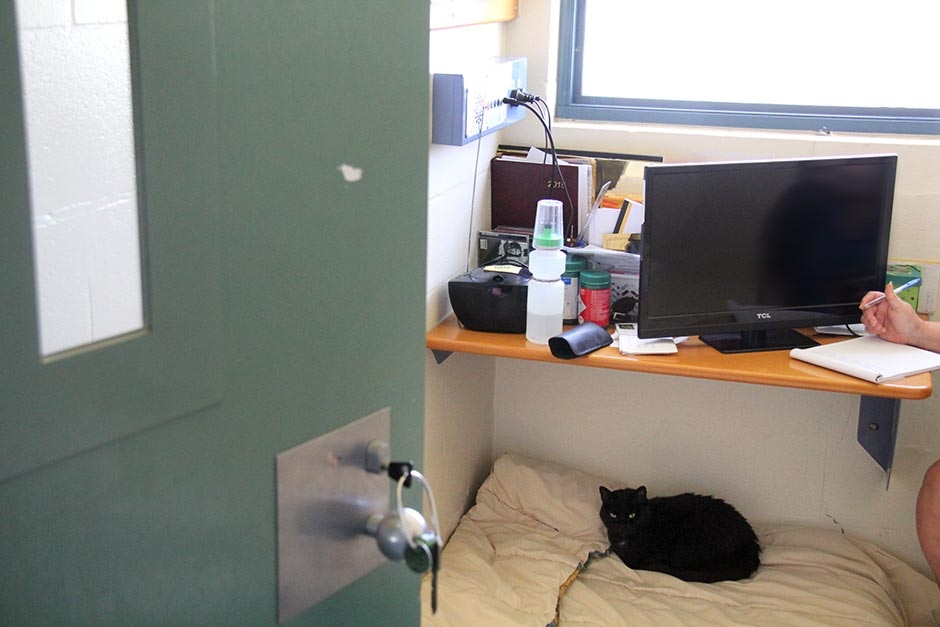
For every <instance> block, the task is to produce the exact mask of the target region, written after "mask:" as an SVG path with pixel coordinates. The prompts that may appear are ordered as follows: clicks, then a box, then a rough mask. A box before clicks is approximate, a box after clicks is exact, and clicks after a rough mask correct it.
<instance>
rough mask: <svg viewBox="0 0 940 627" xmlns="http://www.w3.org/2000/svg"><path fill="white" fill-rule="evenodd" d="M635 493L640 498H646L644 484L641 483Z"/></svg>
mask: <svg viewBox="0 0 940 627" xmlns="http://www.w3.org/2000/svg"><path fill="white" fill-rule="evenodd" d="M636 495H637V496H638V497H640V498H641V499H646V486H645V485H641V486H640V487H639V488H637V489H636Z"/></svg>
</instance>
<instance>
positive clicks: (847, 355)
mask: <svg viewBox="0 0 940 627" xmlns="http://www.w3.org/2000/svg"><path fill="white" fill-rule="evenodd" d="M790 357H793V358H794V359H799V360H801V361H806V362H809V363H811V364H816V365H817V366H822V367H823V368H829V369H830V370H836V371H838V372H843V373H845V374H848V375H852V376H853V377H858V378H859V379H865V380H866V381H871V382H872V383H885V382H887V381H894V380H895V379H903V378H904V377H909V376H911V375H914V374H919V373H921V372H928V371H930V370H937V369H940V353H934V352H932V351H927V350H923V349H921V348H915V347H913V346H907V345H905V344H896V343H894V342H888V341H886V340H882V339H880V338H879V337H877V336H874V335H864V336H862V337H857V338H855V339H851V340H844V341H842V342H833V343H832V344H823V345H821V346H814V347H812V348H794V349H793V350H791V351H790Z"/></svg>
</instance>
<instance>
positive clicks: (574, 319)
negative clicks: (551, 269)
mask: <svg viewBox="0 0 940 627" xmlns="http://www.w3.org/2000/svg"><path fill="white" fill-rule="evenodd" d="M582 270H587V259H585V258H584V257H581V256H579V255H568V258H567V259H566V260H565V272H564V274H562V275H561V280H562V281H563V282H564V284H565V308H564V310H563V311H564V313H563V314H562V318H563V320H562V322H564V324H578V313H579V310H580V309H581V293H580V289H581V282H580V281H579V277H580V275H581V271H582Z"/></svg>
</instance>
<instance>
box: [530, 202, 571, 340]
mask: <svg viewBox="0 0 940 627" xmlns="http://www.w3.org/2000/svg"><path fill="white" fill-rule="evenodd" d="M563 229H564V226H563V224H562V204H561V201H559V200H547V199H546V200H540V201H539V202H538V205H537V206H536V209H535V231H534V232H533V234H532V246H533V250H532V252H530V253H529V272H531V273H532V278H531V279H529V285H528V295H527V298H526V320H525V337H526V339H527V340H528V341H530V342H532V343H534V344H548V338H550V337H553V336H555V335H558V334H559V333H561V331H562V319H563V317H564V309H565V284H564V282H563V281H562V280H561V275H562V273H563V272H564V271H565V253H563V252H562V250H561V245H562V242H563V241H564V238H563V236H562V232H563Z"/></svg>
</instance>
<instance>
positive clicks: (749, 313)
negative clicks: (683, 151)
mask: <svg viewBox="0 0 940 627" xmlns="http://www.w3.org/2000/svg"><path fill="white" fill-rule="evenodd" d="M896 168H897V156H896V155H866V156H850V157H837V158H807V159H786V160H768V161H740V162H721V163H693V164H663V165H651V166H647V167H646V173H645V176H644V181H645V191H644V204H645V210H646V217H645V222H644V225H643V234H642V244H641V260H640V290H639V291H640V302H639V310H638V321H637V333H638V335H639V337H641V338H652V337H668V336H673V337H675V336H685V335H699V336H701V338H702V340H703V341H705V342H706V343H708V344H710V345H712V346H714V347H715V348H717V349H718V350H721V351H722V352H744V351H754V350H776V349H784V348H792V347H795V346H812V345H815V344H816V342H815V341H814V340H812V339H811V338H809V337H807V336H806V335H804V334H801V333H799V332H797V331H795V329H800V328H807V327H814V326H823V325H841V324H849V323H857V322H858V321H859V319H860V314H861V312H860V311H859V309H858V304H859V301H860V300H861V298H862V296H864V295H865V293H866V292H868V291H869V290H876V289H877V290H880V289H882V288H883V287H884V284H885V271H886V268H887V259H888V236H889V231H890V227H891V210H892V205H893V200H894V178H895V171H896Z"/></svg>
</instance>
